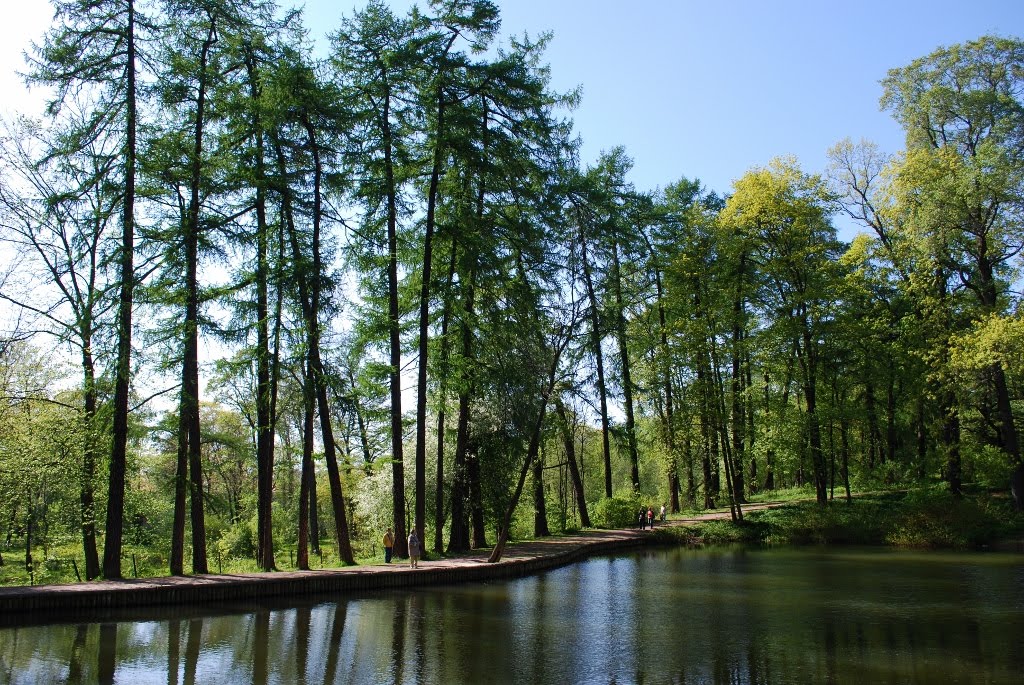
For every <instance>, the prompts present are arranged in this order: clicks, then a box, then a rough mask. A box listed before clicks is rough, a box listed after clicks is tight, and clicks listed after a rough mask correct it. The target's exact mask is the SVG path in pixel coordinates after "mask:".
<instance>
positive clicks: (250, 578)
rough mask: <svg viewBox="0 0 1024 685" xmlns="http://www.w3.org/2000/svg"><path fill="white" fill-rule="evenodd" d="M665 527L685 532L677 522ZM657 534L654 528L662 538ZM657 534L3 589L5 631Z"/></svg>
mask: <svg viewBox="0 0 1024 685" xmlns="http://www.w3.org/2000/svg"><path fill="white" fill-rule="evenodd" d="M660 525H661V526H671V525H685V523H684V522H682V521H671V522H666V523H664V524H660ZM657 529H658V526H655V530H657ZM652 532H653V531H650V530H644V531H640V530H635V529H634V530H593V531H588V532H585V533H580V534H577V535H571V536H563V537H557V538H546V539H541V540H530V541H526V542H520V543H514V544H510V545H509V546H508V547H506V549H505V555H504V556H503V558H502V559H501V561H499V562H497V563H488V562H487V557H488V556H489V554H490V549H486V548H485V549H481V550H476V551H474V552H472V553H470V554H469V555H466V556H459V557H452V558H443V559H438V560H436V561H426V562H424V561H420V565H419V566H418V567H417V568H411V567H410V566H409V565H408V563H407V562H402V561H398V562H392V563H391V564H374V565H371V566H348V567H341V568H335V569H318V570H313V571H271V572H264V573H247V574H205V575H198V576H194V575H189V576H161V577H156V578H138V579H125V580H101V581H93V582H89V583H71V584H66V585H32V586H18V587H2V588H0V626H2V627H14V626H22V625H30V624H39V623H60V622H65V621H67V620H68V619H69V618H70V616H69V614H71V615H74V616H75V617H77V618H81V619H83V620H87V619H88V618H89V616H90V615H92V617H93V618H94V619H100V620H102V619H105V618H108V617H109V614H110V613H111V612H120V611H123V610H132V609H144V608H151V609H152V608H161V607H162V608H165V609H166V608H167V607H172V606H182V607H185V606H195V605H209V604H218V603H238V602H247V601H250V602H252V601H257V602H258V601H263V600H272V599H276V598H283V597H290V598H295V597H302V596H307V595H308V596H325V595H337V594H348V593H361V592H370V591H376V590H391V589H401V588H412V587H424V586H429V585H453V584H461V583H471V582H486V581H493V580H508V579H513V578H521V577H524V576H528V575H533V574H536V573H539V572H542V571H547V570H550V569H555V568H559V567H561V566H565V565H568V564H571V563H574V562H576V561H580V560H582V559H585V558H588V557H591V556H596V555H600V554H609V553H614V552H620V551H628V550H630V549H637V548H641V547H645V546H648V545H652V544H664V540H663V538H661V537H660V536H654V535H652Z"/></svg>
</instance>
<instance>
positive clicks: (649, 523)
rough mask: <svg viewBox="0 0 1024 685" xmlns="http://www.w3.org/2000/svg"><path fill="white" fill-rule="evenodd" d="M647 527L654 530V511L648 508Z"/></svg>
mask: <svg viewBox="0 0 1024 685" xmlns="http://www.w3.org/2000/svg"><path fill="white" fill-rule="evenodd" d="M647 527H648V528H650V529H651V530H654V509H651V508H650V507H647Z"/></svg>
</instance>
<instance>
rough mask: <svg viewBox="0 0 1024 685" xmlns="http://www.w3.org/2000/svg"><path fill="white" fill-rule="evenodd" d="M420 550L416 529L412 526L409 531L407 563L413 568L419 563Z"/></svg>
mask: <svg viewBox="0 0 1024 685" xmlns="http://www.w3.org/2000/svg"><path fill="white" fill-rule="evenodd" d="M420 552H421V550H420V539H419V537H417V535H416V529H415V528H413V529H412V532H411V533H409V565H410V566H412V567H413V568H416V566H417V564H419V563H420Z"/></svg>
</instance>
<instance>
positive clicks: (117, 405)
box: [103, 0, 137, 580]
mask: <svg viewBox="0 0 1024 685" xmlns="http://www.w3.org/2000/svg"><path fill="white" fill-rule="evenodd" d="M126 2H127V14H128V23H127V27H126V29H125V43H124V50H125V65H126V66H125V73H124V78H125V147H124V167H125V179H124V185H125V187H124V206H123V208H122V210H121V245H120V247H121V252H120V259H119V261H118V277H119V279H120V281H121V292H120V295H119V297H118V303H117V368H116V371H115V380H114V418H113V426H112V429H111V450H110V472H109V482H108V489H107V519H106V538H105V540H104V546H103V577H104V578H106V579H108V580H116V579H119V578H121V548H122V544H123V535H124V487H125V468H126V466H125V465H126V461H127V453H128V395H129V391H130V386H131V354H132V301H133V296H134V291H135V261H134V258H135V153H136V149H135V148H136V137H135V133H136V126H137V119H136V117H137V110H136V102H135V98H136V82H135V0H126Z"/></svg>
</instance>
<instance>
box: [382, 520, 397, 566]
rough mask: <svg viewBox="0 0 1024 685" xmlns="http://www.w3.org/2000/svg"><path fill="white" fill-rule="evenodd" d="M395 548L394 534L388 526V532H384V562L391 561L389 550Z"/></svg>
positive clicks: (388, 562)
mask: <svg viewBox="0 0 1024 685" xmlns="http://www.w3.org/2000/svg"><path fill="white" fill-rule="evenodd" d="M394 549H395V534H394V533H392V532H391V529H390V528H388V532H386V533H384V563H385V564H390V563H391V552H392V551H394Z"/></svg>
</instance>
